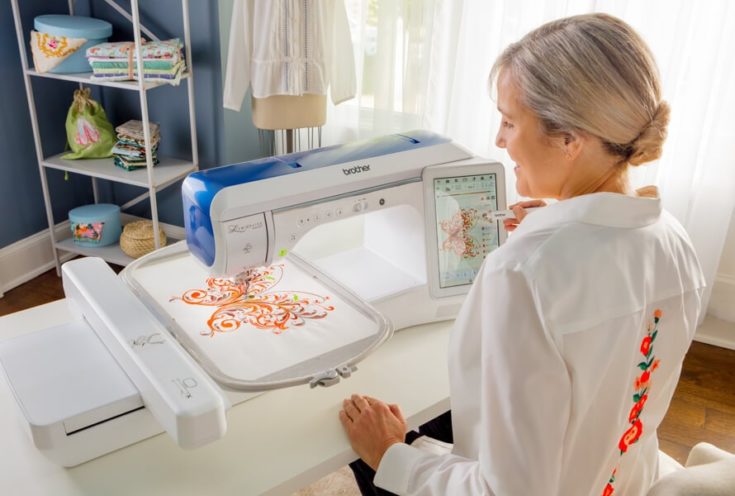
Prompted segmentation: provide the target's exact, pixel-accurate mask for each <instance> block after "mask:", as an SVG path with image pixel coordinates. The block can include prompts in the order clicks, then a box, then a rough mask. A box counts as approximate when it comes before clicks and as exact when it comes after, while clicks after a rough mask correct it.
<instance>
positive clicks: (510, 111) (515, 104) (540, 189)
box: [495, 70, 568, 198]
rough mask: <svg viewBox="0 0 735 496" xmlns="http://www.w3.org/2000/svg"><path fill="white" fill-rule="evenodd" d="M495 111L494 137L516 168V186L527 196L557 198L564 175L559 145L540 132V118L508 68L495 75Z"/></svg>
mask: <svg viewBox="0 0 735 496" xmlns="http://www.w3.org/2000/svg"><path fill="white" fill-rule="evenodd" d="M498 110H499V111H500V113H501V114H502V115H501V118H502V121H501V123H500V129H499V130H498V134H497V136H496V138H495V144H496V145H497V146H498V147H499V148H505V149H506V150H508V154H509V155H510V158H511V160H513V162H515V164H516V167H515V169H514V172H515V174H516V189H517V190H518V193H519V194H520V195H521V196H525V197H528V198H558V197H559V196H560V195H561V190H562V188H563V184H564V182H565V180H566V179H567V176H568V170H567V168H566V167H564V163H565V161H564V160H563V154H564V150H563V147H562V146H560V145H559V144H557V143H556V142H555V141H554V140H555V139H557V140H561V139H562V138H551V137H549V136H547V135H545V134H544V133H543V131H542V126H541V121H540V120H539V118H538V117H537V116H536V114H535V113H534V112H532V111H531V109H529V108H528V107H527V106H526V105H524V103H523V101H522V99H521V93H520V90H519V88H518V85H517V84H516V83H515V81H514V80H513V77H512V76H511V74H509V73H508V71H505V70H503V71H501V72H500V75H499V77H498Z"/></svg>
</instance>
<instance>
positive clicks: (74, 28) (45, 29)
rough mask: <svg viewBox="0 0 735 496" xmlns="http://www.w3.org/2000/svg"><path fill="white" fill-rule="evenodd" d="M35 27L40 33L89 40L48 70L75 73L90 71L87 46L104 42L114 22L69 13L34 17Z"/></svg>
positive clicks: (110, 33) (110, 32) (109, 34)
mask: <svg viewBox="0 0 735 496" xmlns="http://www.w3.org/2000/svg"><path fill="white" fill-rule="evenodd" d="M33 29H35V30H36V31H38V32H39V33H46V34H49V35H52V36H58V37H61V36H65V37H67V38H83V39H85V40H87V42H86V43H84V44H83V45H82V46H81V47H79V49H78V50H77V51H75V52H74V53H72V54H71V55H69V56H68V57H66V58H65V59H64V60H63V61H62V62H61V63H59V65H57V66H56V67H54V68H53V69H50V70H49V71H48V72H55V73H62V74H68V73H75V72H90V71H91V70H92V68H91V67H90V65H89V62H87V58H86V53H87V48H91V47H93V46H95V45H99V44H100V43H104V42H106V41H107V39H108V38H109V37H110V36H111V35H112V24H110V23H109V22H107V21H103V20H102V19H94V18H92V17H83V16H69V15H41V16H37V17H36V18H34V19H33Z"/></svg>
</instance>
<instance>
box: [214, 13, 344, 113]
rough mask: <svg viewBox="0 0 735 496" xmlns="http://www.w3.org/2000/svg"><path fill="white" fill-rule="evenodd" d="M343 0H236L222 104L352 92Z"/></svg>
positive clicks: (339, 97)
mask: <svg viewBox="0 0 735 496" xmlns="http://www.w3.org/2000/svg"><path fill="white" fill-rule="evenodd" d="M352 50H353V49H352V38H351V36H350V30H349V25H348V23H347V14H346V12H345V7H344V4H343V2H342V0H311V1H309V2H292V1H289V0H235V4H234V8H233V12H232V24H231V28H230V41H229V51H228V54H227V71H226V74H225V83H224V107H225V108H229V109H232V110H236V111H239V110H240V106H241V105H242V100H243V98H244V97H245V93H246V92H247V89H248V86H250V85H252V95H253V97H254V98H267V97H269V96H273V95H297V96H298V95H304V94H317V95H325V94H326V93H327V88H329V90H330V94H331V98H332V101H333V102H334V103H335V104H338V103H340V102H343V101H345V100H349V99H350V98H352V97H354V96H355V91H356V90H355V89H356V79H355V61H354V55H353V52H352Z"/></svg>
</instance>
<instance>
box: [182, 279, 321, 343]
mask: <svg viewBox="0 0 735 496" xmlns="http://www.w3.org/2000/svg"><path fill="white" fill-rule="evenodd" d="M282 278H283V264H279V265H271V266H270V267H262V268H259V269H253V271H252V272H251V279H250V281H249V284H248V285H247V286H246V285H245V284H241V283H238V282H235V281H232V280H230V279H225V278H216V277H210V278H209V279H207V287H206V288H204V289H190V290H188V291H186V292H185V293H184V294H183V295H182V296H180V297H178V296H176V297H174V298H171V300H170V301H174V300H181V301H183V302H184V303H187V304H189V305H202V306H211V307H217V310H215V312H214V313H213V314H212V316H211V317H210V318H209V320H207V326H208V327H209V330H205V331H202V332H201V334H202V335H203V336H209V337H214V336H215V335H217V333H223V332H233V331H236V330H237V329H239V328H240V326H242V325H243V324H249V325H251V326H253V327H256V328H258V329H267V330H271V331H272V332H273V333H274V334H281V333H282V332H283V331H285V330H286V329H289V326H301V325H304V323H305V319H323V318H324V317H326V316H327V315H328V313H329V312H331V311H333V310H334V307H333V306H332V305H329V304H328V303H327V301H328V300H329V296H320V295H317V294H314V293H308V292H303V291H289V290H283V291H270V290H272V289H273V288H274V287H275V286H277V285H278V283H279V282H280V281H281V279H282Z"/></svg>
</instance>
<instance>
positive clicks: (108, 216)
mask: <svg viewBox="0 0 735 496" xmlns="http://www.w3.org/2000/svg"><path fill="white" fill-rule="evenodd" d="M69 224H70V225H71V226H70V227H71V237H72V240H73V241H74V243H76V244H78V245H81V246H89V247H96V246H107V245H112V244H115V243H117V242H118V241H120V234H121V233H122V226H121V225H120V207H119V206H117V205H112V204H109V203H97V204H95V205H84V206H81V207H77V208H73V209H71V210H70V211H69Z"/></svg>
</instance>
